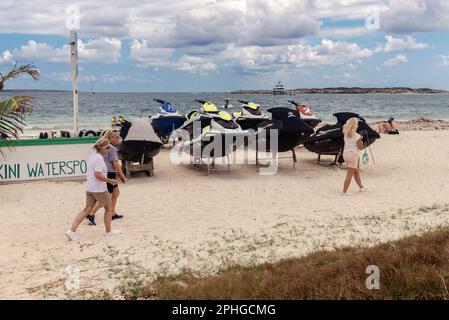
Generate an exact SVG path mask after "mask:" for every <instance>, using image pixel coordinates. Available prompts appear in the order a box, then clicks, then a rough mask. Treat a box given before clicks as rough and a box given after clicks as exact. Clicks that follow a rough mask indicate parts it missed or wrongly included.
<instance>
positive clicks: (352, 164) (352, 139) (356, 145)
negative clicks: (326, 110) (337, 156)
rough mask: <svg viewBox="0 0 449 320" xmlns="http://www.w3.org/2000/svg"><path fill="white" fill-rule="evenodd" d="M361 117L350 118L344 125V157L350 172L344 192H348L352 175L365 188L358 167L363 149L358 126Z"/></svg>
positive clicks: (361, 189) (347, 175) (361, 187)
mask: <svg viewBox="0 0 449 320" xmlns="http://www.w3.org/2000/svg"><path fill="white" fill-rule="evenodd" d="M358 123H359V119H357V118H350V119H349V120H348V121H347V122H346V124H345V125H344V126H343V135H344V141H345V147H344V151H343V159H344V160H345V162H346V163H347V165H348V172H347V174H346V178H345V182H344V185H343V194H347V193H346V192H347V191H348V188H349V185H350V184H351V180H352V177H354V179H355V182H356V183H357V185H358V186H359V188H360V191H363V190H364V187H363V185H362V178H361V177H360V171H359V169H358V164H359V150H361V149H363V141H362V136H361V135H360V134H358V133H357V132H356V131H357V126H358Z"/></svg>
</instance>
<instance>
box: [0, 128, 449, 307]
mask: <svg viewBox="0 0 449 320" xmlns="http://www.w3.org/2000/svg"><path fill="white" fill-rule="evenodd" d="M400 129H401V127H400ZM448 149H449V131H448V130H432V131H416V130H410V131H402V132H401V134H400V135H399V136H382V138H381V139H380V140H378V141H377V142H376V143H374V144H373V145H372V151H373V153H374V157H375V164H374V163H373V161H372V159H370V162H369V164H368V165H364V166H362V179H363V180H364V184H365V185H366V186H367V188H368V191H367V192H364V193H358V192H357V190H356V188H355V184H353V185H352V186H351V190H350V191H352V194H351V195H350V196H342V195H341V194H340V193H341V188H342V183H343V179H344V176H345V174H346V170H345V167H344V166H343V167H341V168H339V167H336V166H330V165H329V164H330V162H331V160H332V157H325V156H323V158H322V162H321V164H319V165H318V164H317V161H316V159H317V156H316V155H315V154H313V153H310V152H308V151H307V150H305V149H304V148H300V149H299V151H298V153H297V154H298V156H299V163H298V164H297V166H296V169H292V165H291V160H287V159H283V160H281V161H280V167H279V170H278V173H277V174H276V175H274V176H261V175H259V174H258V169H257V167H256V166H254V165H244V166H243V165H235V166H233V167H232V168H231V171H230V172H226V171H219V172H214V173H212V174H211V175H210V176H207V174H206V170H204V169H192V168H191V167H188V166H183V165H182V166H175V165H172V164H170V162H169V150H168V149H164V150H162V152H161V153H160V154H159V155H158V156H157V157H156V158H155V176H154V177H151V178H147V177H145V176H144V175H136V176H135V177H134V178H133V179H132V180H131V181H130V182H129V183H128V184H126V185H121V186H120V188H121V192H122V194H121V198H120V200H119V205H118V212H119V213H122V214H124V215H125V218H124V219H122V220H119V221H114V222H113V225H114V226H115V228H119V229H121V230H122V231H123V234H122V235H120V236H116V237H110V238H105V237H104V236H103V232H104V227H103V225H102V214H101V212H100V214H99V215H98V218H97V222H98V225H97V226H96V227H91V226H88V225H87V224H83V225H81V227H80V229H79V236H80V238H81V242H80V243H75V242H69V241H67V239H66V237H65V235H64V231H65V230H66V229H67V228H68V227H69V226H70V224H71V222H72V220H73V218H74V216H75V214H76V213H77V212H78V211H79V210H80V209H81V208H82V206H83V204H84V190H85V182H84V181H66V182H51V181H39V182H30V183H21V184H8V185H0V194H1V211H2V213H3V214H2V232H1V233H0V251H1V252H2V254H1V256H0V265H1V268H0V298H12V299H29V298H38V299H44V298H45V299H52V298H89V297H97V298H101V297H102V295H106V296H112V297H114V298H120V297H121V296H122V293H123V291H124V290H128V289H129V288H133V287H134V286H135V285H137V284H141V283H142V282H151V281H152V280H154V279H155V278H156V277H158V276H166V275H174V274H176V273H178V272H180V271H182V270H192V271H194V272H200V273H213V272H217V271H219V270H221V269H224V268H227V267H229V266H232V265H235V264H240V265H250V264H256V263H260V262H264V261H276V260H279V259H282V258H286V257H296V256H302V255H305V254H307V253H310V252H312V251H316V250H321V249H332V248H336V247H342V246H355V245H363V246H369V245H373V244H376V243H379V242H386V241H389V240H393V239H399V238H401V237H403V236H406V235H410V234H419V233H422V232H424V231H428V230H433V229H436V228H438V227H441V226H447V225H449V215H448V214H447V211H448V210H449V201H448V198H447V191H448V181H449V161H447V152H446V150H448ZM68 267H69V269H70V270H78V271H79V286H80V287H79V289H77V290H68V289H67V286H66V281H67V278H68V273H67V271H66V269H67V268H68Z"/></svg>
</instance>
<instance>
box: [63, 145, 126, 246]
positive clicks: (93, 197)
mask: <svg viewBox="0 0 449 320" xmlns="http://www.w3.org/2000/svg"><path fill="white" fill-rule="evenodd" d="M109 146H110V143H109V140H107V139H100V140H98V141H97V142H96V143H95V145H94V149H95V152H93V153H92V154H91V155H90V156H89V160H88V161H87V191H86V205H85V207H84V209H83V210H82V211H81V212H80V213H78V215H77V216H76V217H75V220H74V221H73V224H72V227H71V228H70V229H69V230H67V231H66V232H65V234H66V236H67V237H68V238H69V240H72V241H76V240H78V236H77V234H76V230H77V229H78V227H79V225H80V224H81V223H82V222H83V221H84V219H85V218H86V216H87V215H88V214H89V212H92V209H93V208H94V206H95V204H96V203H99V204H100V206H101V207H104V209H105V212H104V225H105V228H106V233H105V235H107V236H110V235H117V234H120V233H121V231H120V230H112V228H111V221H112V202H111V196H110V195H109V192H108V189H107V186H106V183H109V184H111V185H116V184H117V180H115V179H110V178H108V177H107V176H106V175H107V172H108V167H107V166H106V163H105V162H104V159H103V156H104V155H106V154H107V153H108V151H109Z"/></svg>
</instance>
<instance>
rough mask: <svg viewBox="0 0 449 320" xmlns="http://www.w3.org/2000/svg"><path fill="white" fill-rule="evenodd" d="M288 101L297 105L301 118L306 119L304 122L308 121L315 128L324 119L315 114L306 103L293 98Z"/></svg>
mask: <svg viewBox="0 0 449 320" xmlns="http://www.w3.org/2000/svg"><path fill="white" fill-rule="evenodd" d="M288 102H290V103H291V104H292V105H294V106H295V107H296V110H298V112H299V115H300V116H301V119H302V120H304V122H305V123H307V124H308V125H309V126H311V127H312V128H315V127H316V126H317V125H318V124H320V123H321V122H322V120H321V119H320V118H318V117H317V116H315V114H314V113H313V112H312V111H311V110H310V109H309V108H308V107H306V106H305V105H303V104H300V103H297V102H295V101H291V100H289V101H288Z"/></svg>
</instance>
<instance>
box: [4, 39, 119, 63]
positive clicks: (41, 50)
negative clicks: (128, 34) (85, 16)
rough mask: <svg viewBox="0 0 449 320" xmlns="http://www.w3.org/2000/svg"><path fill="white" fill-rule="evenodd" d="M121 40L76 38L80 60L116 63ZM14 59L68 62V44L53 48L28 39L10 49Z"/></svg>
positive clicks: (44, 43)
mask: <svg viewBox="0 0 449 320" xmlns="http://www.w3.org/2000/svg"><path fill="white" fill-rule="evenodd" d="M120 51H121V41H120V40H117V39H109V38H100V39H95V40H91V41H88V42H86V43H84V42H83V41H82V40H78V56H79V60H80V62H102V63H116V62H119V60H120V56H121V52H120ZM12 56H13V57H14V59H16V60H19V61H22V62H35V61H46V62H52V63H70V46H69V45H68V44H66V45H63V46H62V47H60V48H53V47H52V46H51V45H49V44H48V43H46V42H36V41H34V40H30V41H28V43H27V44H26V45H23V46H21V47H20V48H16V49H13V50H12Z"/></svg>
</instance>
